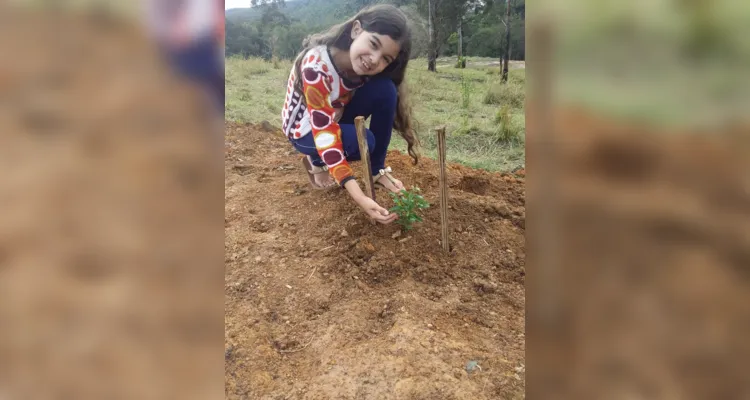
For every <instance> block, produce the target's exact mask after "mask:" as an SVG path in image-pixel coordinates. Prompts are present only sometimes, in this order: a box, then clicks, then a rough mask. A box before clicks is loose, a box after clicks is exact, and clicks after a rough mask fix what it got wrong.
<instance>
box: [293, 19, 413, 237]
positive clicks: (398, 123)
mask: <svg viewBox="0 0 750 400" xmlns="http://www.w3.org/2000/svg"><path fill="white" fill-rule="evenodd" d="M303 48H304V50H302V52H301V53H300V55H299V56H298V57H297V59H296V61H295V63H294V67H293V68H292V72H291V73H290V75H289V82H288V86H287V93H286V101H285V103H284V108H283V111H282V114H281V115H282V125H283V128H282V129H283V131H284V134H285V135H286V136H287V138H288V139H289V140H290V141H291V143H292V145H293V146H294V147H295V148H296V149H297V151H299V152H300V153H302V154H305V155H306V156H307V157H306V158H303V160H302V161H303V164H304V166H305V169H306V170H307V172H308V177H309V179H310V184H311V185H312V186H313V187H315V188H318V189H325V188H330V187H335V186H337V185H340V186H342V187H344V188H345V189H346V190H347V192H348V193H349V195H350V196H351V198H352V199H353V200H354V201H355V202H356V203H357V204H358V205H359V206H360V207H361V208H362V209H363V210H364V211H365V212H366V213H367V214H368V215H369V216H370V218H373V219H374V220H376V221H378V222H381V223H384V224H387V223H391V222H393V221H394V220H395V219H396V218H397V215H396V214H390V213H389V212H388V210H386V209H385V208H383V207H381V206H380V205H378V204H377V203H376V202H375V201H374V200H372V199H371V198H370V197H368V196H366V195H365V194H364V193H363V192H362V189H361V188H360V186H359V184H358V183H357V181H356V180H355V179H354V171H353V170H352V168H351V167H350V166H349V161H356V160H360V154H359V145H358V142H357V133H356V130H355V127H354V118H355V117H357V116H363V117H365V118H367V117H370V129H368V130H367V142H368V147H369V149H370V161H371V165H372V175H373V176H374V177H373V180H374V182H375V185H376V186H380V187H383V188H385V189H388V190H390V191H392V192H398V191H400V190H402V189H404V185H403V184H402V183H401V181H399V180H398V179H396V178H394V177H393V176H392V175H391V174H390V173H389V171H390V169H389V168H385V156H386V152H387V151H388V145H389V144H390V141H391V128H395V129H396V130H398V131H399V133H400V134H401V136H402V137H403V138H404V139H405V140H406V142H407V144H408V152H409V155H410V156H411V157H412V158H413V159H414V164H415V165H416V163H417V161H418V156H417V153H416V151H415V149H414V146H415V145H417V140H416V137H415V136H414V131H413V128H412V121H411V110H410V108H409V107H408V105H407V104H408V103H407V99H406V91H405V85H404V84H403V81H404V74H405V73H406V65H407V64H408V62H409V54H410V51H411V32H410V30H409V27H408V25H407V19H406V16H405V15H404V14H403V13H402V12H401V11H400V10H399V9H398V8H396V7H394V6H391V5H377V6H374V7H371V8H368V9H365V10H363V11H361V12H359V13H358V14H357V15H355V16H354V17H353V18H351V19H350V20H348V21H346V22H344V23H343V24H340V25H336V26H334V27H333V28H331V29H330V30H329V31H327V32H325V33H321V34H317V35H313V36H311V37H309V38H307V39H306V40H305V42H304V43H303ZM355 89H356V90H355Z"/></svg>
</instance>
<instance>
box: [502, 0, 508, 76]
mask: <svg viewBox="0 0 750 400" xmlns="http://www.w3.org/2000/svg"><path fill="white" fill-rule="evenodd" d="M508 59H510V0H505V55H504V56H503V77H502V78H501V81H502V82H503V83H506V82H508Z"/></svg>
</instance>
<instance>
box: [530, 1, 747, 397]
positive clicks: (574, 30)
mask: <svg viewBox="0 0 750 400" xmlns="http://www.w3.org/2000/svg"><path fill="white" fill-rule="evenodd" d="M748 11H750V7H747V6H746V5H741V4H739V2H732V1H716V2H670V1H649V2H631V3H622V2H603V3H601V2H600V3H599V4H594V2H590V1H585V0H578V1H574V2H572V3H570V2H567V3H565V5H564V6H562V5H561V4H557V5H554V6H553V5H552V4H550V3H549V2H548V3H547V7H539V8H535V9H533V10H530V14H531V17H530V18H529V21H530V23H529V25H527V26H528V29H529V32H528V37H529V40H530V41H529V51H528V53H527V54H528V56H527V71H528V75H529V79H528V81H529V86H528V88H529V93H528V98H529V100H530V101H529V105H527V114H526V118H527V129H528V134H527V151H528V154H527V165H528V167H527V170H528V171H527V172H528V194H529V198H528V200H527V207H528V210H527V220H528V221H527V228H528V234H527V240H528V243H529V245H528V248H529V252H528V263H527V265H528V269H527V271H528V274H527V281H526V283H527V303H526V304H527V314H526V315H527V340H528V341H527V382H526V388H527V394H528V395H529V398H534V399H536V398H545V399H548V398H549V399H589V398H591V399H692V398H695V399H747V398H750V379H748V375H747V371H748V370H750V361H748V360H750V346H749V345H748V343H750V342H748V341H747V337H748V335H749V334H750V325H748V321H749V320H750V290H749V289H750V280H749V279H748V277H749V275H748V271H750V175H748V171H750V161H749V158H748V154H750V121H748V115H747V109H748V108H747V106H748V105H749V104H750V101H748V99H750V95H748V94H749V93H750V91H748V90H747V88H748V87H750V85H748V76H747V74H746V72H741V71H747V61H748V60H750V58H749V57H748V55H749V54H750V52H749V51H748V49H750V47H748V40H747V38H748V37H749V36H748V35H747V34H746V33H747V28H748V26H750V25H749V24H748V23H747V22H750V18H748V17H749V16H750V13H748Z"/></svg>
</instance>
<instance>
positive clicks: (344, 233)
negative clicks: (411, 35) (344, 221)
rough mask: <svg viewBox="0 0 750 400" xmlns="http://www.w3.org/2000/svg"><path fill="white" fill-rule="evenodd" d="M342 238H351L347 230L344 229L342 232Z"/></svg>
mask: <svg viewBox="0 0 750 400" xmlns="http://www.w3.org/2000/svg"><path fill="white" fill-rule="evenodd" d="M341 236H343V237H347V236H349V232H347V231H346V229H344V230H343V231H341Z"/></svg>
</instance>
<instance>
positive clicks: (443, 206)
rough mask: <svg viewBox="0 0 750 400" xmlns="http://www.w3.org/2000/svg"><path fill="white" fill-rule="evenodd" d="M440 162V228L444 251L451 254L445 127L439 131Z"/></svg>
mask: <svg viewBox="0 0 750 400" xmlns="http://www.w3.org/2000/svg"><path fill="white" fill-rule="evenodd" d="M437 137H438V156H439V157H438V160H439V162H440V226H441V228H442V244H443V251H445V252H446V253H448V252H450V251H451V250H450V249H451V248H450V244H449V243H448V176H447V174H446V171H445V127H442V128H439V129H438V130H437Z"/></svg>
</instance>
